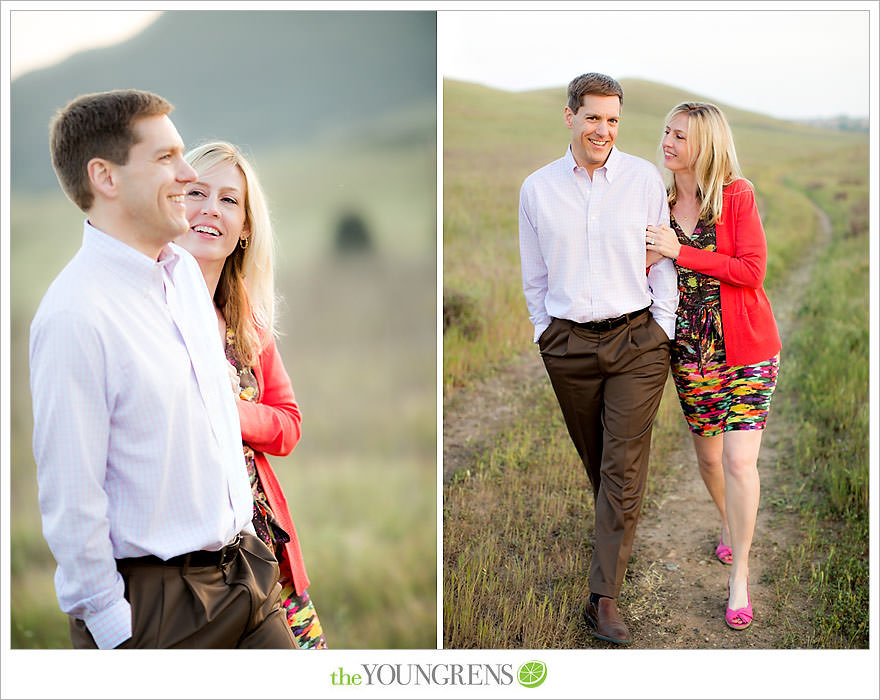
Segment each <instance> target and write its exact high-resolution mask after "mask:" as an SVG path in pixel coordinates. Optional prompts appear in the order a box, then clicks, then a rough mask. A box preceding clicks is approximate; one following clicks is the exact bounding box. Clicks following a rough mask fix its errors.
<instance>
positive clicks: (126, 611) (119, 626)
mask: <svg viewBox="0 0 880 700" xmlns="http://www.w3.org/2000/svg"><path fill="white" fill-rule="evenodd" d="M83 622H85V623H86V627H88V628H89V632H91V633H92V637H94V639H95V644H97V645H98V649H113V648H115V647H118V646H119V645H120V644H122V643H123V642H124V641H125V640H126V639H129V638H130V637H131V605H130V604H129V602H128V601H127V600H126V599H125V598H120V599H119V600H117V601H116V602H115V603H113V605H111V606H110V607H109V608H104V609H103V610H101V611H100V612H96V613H88V614H86V616H85V618H84V619H83Z"/></svg>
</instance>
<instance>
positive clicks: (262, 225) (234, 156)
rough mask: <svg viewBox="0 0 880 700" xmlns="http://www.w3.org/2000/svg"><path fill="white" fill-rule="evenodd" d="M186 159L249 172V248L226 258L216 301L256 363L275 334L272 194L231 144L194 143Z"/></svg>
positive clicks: (239, 346)
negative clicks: (269, 196) (268, 201)
mask: <svg viewBox="0 0 880 700" xmlns="http://www.w3.org/2000/svg"><path fill="white" fill-rule="evenodd" d="M185 158H186V161H187V163H189V164H190V165H191V166H192V167H193V168H195V170H196V172H197V173H199V174H200V175H201V174H202V173H204V172H205V171H207V170H209V169H210V168H213V167H214V166H217V165H223V164H229V165H234V166H236V167H237V168H238V169H239V170H240V171H241V173H242V175H243V176H244V181H245V201H244V207H245V220H244V221H245V224H244V225H245V229H246V230H247V231H249V235H248V238H247V247H246V248H242V247H241V245H240V244H239V245H237V246H236V247H235V250H234V251H233V252H232V254H231V255H230V256H229V257H228V258H226V262H225V264H224V265H223V271H222V272H221V273H220V281H219V282H218V283H217V290H216V291H215V292H214V301H215V303H216V304H217V307H218V308H219V309H220V311H222V312H223V316H224V317H225V318H226V326H227V328H231V329H232V330H233V331H234V332H235V346H236V350H237V352H238V356H239V359H240V360H241V361H242V363H243V364H244V365H246V366H248V367H251V366H253V365H254V363H255V362H256V360H257V356H258V355H259V354H260V351H261V350H262V349H263V347H264V345H265V342H267V341H268V339H269V338H271V337H272V335H273V334H274V333H275V280H274V272H273V257H274V249H275V238H274V234H273V231H272V222H271V220H270V219H269V208H268V206H267V205H266V197H265V195H264V194H263V189H262V187H260V182H259V179H258V178H257V174H256V172H254V169H253V166H251V164H250V163H249V162H248V160H247V158H245V157H244V155H243V154H242V152H241V151H240V150H239V149H238V148H236V147H235V146H233V145H232V144H231V143H226V142H225V141H213V142H211V143H206V144H203V145H201V146H197V147H196V148H193V149H192V150H191V151H189V152H188V153H187V154H186V156H185ZM245 282H247V284H245Z"/></svg>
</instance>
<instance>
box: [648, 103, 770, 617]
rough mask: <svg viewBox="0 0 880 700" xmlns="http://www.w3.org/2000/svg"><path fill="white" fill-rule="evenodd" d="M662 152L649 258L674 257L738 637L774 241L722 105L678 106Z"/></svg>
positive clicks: (702, 461) (695, 423) (696, 434)
mask: <svg viewBox="0 0 880 700" xmlns="http://www.w3.org/2000/svg"><path fill="white" fill-rule="evenodd" d="M661 148H662V151H663V163H664V166H665V168H666V169H667V170H668V172H669V173H670V174H671V176H672V177H671V183H670V186H669V188H668V199H669V207H670V223H671V227H669V226H659V227H655V226H649V227H648V229H647V233H646V236H645V238H646V244H647V249H648V257H649V262H651V261H652V260H659V259H660V257H659V256H665V257H668V258H672V259H673V260H674V261H675V266H676V269H677V271H678V276H679V307H678V314H677V317H676V329H675V342H674V344H673V348H672V362H671V367H672V374H673V379H674V380H675V386H676V389H677V390H678V396H679V401H680V403H681V407H682V410H683V412H684V415H685V418H686V420H687V423H688V427H689V428H690V430H691V432H692V433H693V436H692V437H693V442H694V448H695V450H696V453H697V462H698V464H699V468H700V474H701V476H702V477H703V481H704V483H705V484H706V488H707V489H708V490H709V493H710V495H711V496H712V499H713V500H714V501H715V505H716V506H717V507H718V510H719V512H720V514H721V538H720V539H719V542H718V547H717V549H716V555H717V556H718V558H719V559H720V560H721V561H722V562H724V563H730V564H731V572H730V577H729V579H728V600H727V611H726V613H725V620H726V622H727V624H728V626H729V627H731V628H732V629H737V630H740V629H745V628H747V627H748V626H749V625H750V624H751V622H752V617H753V611H752V602H751V596H750V595H749V586H748V573H749V549H750V548H751V544H752V535H753V533H754V530H755V520H756V519H757V514H758V500H759V495H760V481H759V477H758V452H759V450H760V447H761V436H762V435H763V431H764V426H765V423H766V420H767V413H768V410H769V408H770V397H771V396H772V394H773V389H774V388H775V386H776V377H777V372H778V367H779V351H780V349H781V346H782V343H781V342H780V340H779V332H778V330H777V328H776V321H775V320H774V318H773V312H772V311H771V309H770V303H769V301H768V300H767V295H766V294H765V293H764V289H763V286H762V284H763V281H764V274H765V271H766V268H767V243H766V240H765V238H764V229H763V227H762V225H761V219H760V217H759V216H758V210H757V207H756V206H755V195H754V192H753V190H752V186H751V184H750V183H749V182H748V181H747V180H744V179H743V178H742V175H741V173H740V169H739V163H738V162H737V158H736V150H735V149H734V145H733V135H732V134H731V131H730V126H729V125H728V123H727V120H726V119H725V118H724V115H723V114H722V113H721V111H720V110H719V109H718V108H717V107H716V106H715V105H712V104H707V103H702V102H685V103H683V104H680V105H678V106H677V107H675V108H674V109H673V110H672V111H671V112H670V113H669V115H668V116H667V117H666V129H665V135H664V137H663V140H662V142H661ZM656 254H659V255H656Z"/></svg>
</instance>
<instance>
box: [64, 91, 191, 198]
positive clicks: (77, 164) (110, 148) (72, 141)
mask: <svg viewBox="0 0 880 700" xmlns="http://www.w3.org/2000/svg"><path fill="white" fill-rule="evenodd" d="M172 109H174V107H173V106H172V105H171V103H170V102H168V101H167V100H166V99H164V98H163V97H159V95H155V94H153V93H152V92H146V91H144V90H112V91H109V92H95V93H90V94H88V95H80V96H79V97H77V98H76V99H74V100H73V101H72V102H70V103H69V104H68V105H67V106H66V107H65V108H64V109H62V110H59V111H58V113H57V114H56V115H55V118H54V119H53V120H52V124H51V125H50V126H49V148H50V149H51V152H52V167H53V168H55V175H56V176H57V177H58V182H60V183H61V188H62V189H63V190H64V193H65V194H66V195H67V196H68V197H70V199H71V200H72V201H73V203H74V204H76V205H77V206H78V207H79V208H80V209H82V210H83V211H88V210H89V209H91V207H92V204H93V203H94V193H93V192H92V188H91V185H90V184H89V176H88V172H87V165H88V162H89V161H90V160H91V159H92V158H104V159H106V160H109V161H110V162H111V163H116V164H118V165H125V163H126V162H127V161H128V152H129V150H130V149H131V147H132V146H133V145H134V144H135V143H137V137H136V135H135V132H134V128H133V126H134V122H135V120H137V119H140V118H141V117H154V116H159V115H162V114H168V113H169V112H171V110H172Z"/></svg>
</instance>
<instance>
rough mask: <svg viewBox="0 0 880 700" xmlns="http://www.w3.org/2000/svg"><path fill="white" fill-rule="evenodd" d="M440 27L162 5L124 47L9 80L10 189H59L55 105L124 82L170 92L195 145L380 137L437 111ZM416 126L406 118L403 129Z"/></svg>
mask: <svg viewBox="0 0 880 700" xmlns="http://www.w3.org/2000/svg"><path fill="white" fill-rule="evenodd" d="M436 25H437V23H436V16H435V14H434V13H433V12H308V11H306V12H302V11H263V10H253V11H251V10H246V11H241V10H238V11H219V12H211V11H200V10H199V11H186V10H170V11H166V12H164V13H162V14H161V15H160V16H159V17H158V19H157V20H156V21H155V22H154V23H153V24H151V25H149V26H148V27H147V28H146V29H145V30H144V31H142V32H141V33H139V34H138V35H137V36H134V37H132V38H131V39H129V40H127V41H125V42H123V43H121V44H118V45H114V46H109V47H106V48H101V49H95V50H91V51H86V52H82V53H78V54H76V55H74V56H72V57H70V58H69V59H67V60H65V61H64V62H63V63H61V64H59V65H56V66H52V67H49V68H45V69H42V70H37V71H34V72H31V73H28V74H25V75H23V76H21V77H19V78H17V79H16V80H14V81H12V83H11V85H10V100H11V103H10V115H11V140H10V143H11V158H12V186H13V188H14V189H15V190H19V189H21V188H26V189H34V188H41V189H54V187H55V178H54V176H53V174H52V169H51V165H50V162H49V153H48V148H47V147H46V138H47V129H48V125H49V121H50V120H51V118H52V116H53V115H54V113H55V111H56V110H57V109H58V108H60V107H63V106H64V105H65V104H67V102H68V101H69V100H71V99H73V98H74V97H76V96H77V95H79V94H82V93H87V92H97V91H102V90H112V89H117V88H140V89H144V90H152V91H154V92H157V93H159V94H160V95H162V96H164V97H166V98H168V99H169V100H170V101H171V102H172V103H173V104H174V105H175V107H176V110H175V112H174V121H175V124H176V125H177V127H178V129H179V130H180V133H181V135H182V136H183V139H184V141H185V142H186V143H188V144H192V143H195V142H197V141H201V140H205V139H210V138H221V139H225V140H227V141H233V142H235V143H238V144H241V145H246V146H248V147H249V148H251V149H252V150H255V151H262V150H268V149H284V148H286V147H287V146H289V145H292V144H307V143H309V142H310V141H312V140H314V139H315V138H316V137H318V136H320V135H321V134H323V133H325V132H326V131H328V130H336V131H337V136H339V135H340V134H341V136H342V137H343V138H345V139H346V140H349V141H352V142H354V143H363V142H364V141H369V140H375V136H376V135H375V134H370V133H369V127H370V126H371V125H372V124H373V122H375V121H376V120H377V119H380V118H387V117H388V116H390V115H394V114H398V113H401V112H403V113H406V112H408V111H410V110H411V109H413V107H414V106H419V105H421V106H429V107H430V108H431V109H432V111H433V110H434V108H435V103H436V94H437V79H436V75H437V58H436V55H437V54H436V47H437V39H436V36H437V31H436V28H437V27H436ZM365 127H367V131H366V132H365V130H364V129H365ZM410 128H411V127H409V126H407V125H399V129H400V131H401V134H400V136H401V137H403V138H405V137H406V130H408V129H410Z"/></svg>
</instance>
